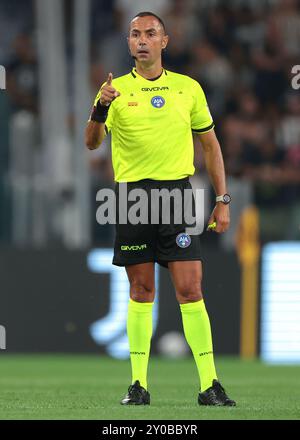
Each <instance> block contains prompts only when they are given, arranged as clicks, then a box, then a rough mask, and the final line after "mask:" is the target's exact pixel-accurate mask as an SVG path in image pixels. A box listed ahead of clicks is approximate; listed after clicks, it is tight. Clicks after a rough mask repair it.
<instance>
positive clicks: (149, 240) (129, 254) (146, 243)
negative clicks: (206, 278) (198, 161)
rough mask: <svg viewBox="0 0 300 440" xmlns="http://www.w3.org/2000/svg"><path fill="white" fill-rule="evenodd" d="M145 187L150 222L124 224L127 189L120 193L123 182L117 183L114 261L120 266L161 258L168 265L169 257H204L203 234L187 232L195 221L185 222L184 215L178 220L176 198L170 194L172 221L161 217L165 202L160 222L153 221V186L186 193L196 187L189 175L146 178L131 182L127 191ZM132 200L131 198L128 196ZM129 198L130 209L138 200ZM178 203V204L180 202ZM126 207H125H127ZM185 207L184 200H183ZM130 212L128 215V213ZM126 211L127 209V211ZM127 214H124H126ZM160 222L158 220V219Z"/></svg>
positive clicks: (174, 258) (161, 262) (170, 259)
mask: <svg viewBox="0 0 300 440" xmlns="http://www.w3.org/2000/svg"><path fill="white" fill-rule="evenodd" d="M136 188H138V189H143V190H145V191H146V192H147V195H148V202H147V203H148V219H147V220H148V223H147V224H141V223H138V224H131V223H130V222H127V224H121V222H120V217H121V216H120V210H119V198H120V197H121V198H122V199H124V193H122V194H121V196H120V184H119V183H116V186H115V194H116V238H115V244H114V257H113V264H114V265H116V266H127V265H130V264H138V263H147V262H152V261H153V262H157V263H159V264H160V265H162V266H164V267H168V262H169V261H190V260H201V253H200V235H199V234H198V235H187V234H186V233H185V228H186V227H192V226H193V225H191V224H187V223H186V222H185V218H184V215H182V222H181V223H179V224H177V222H178V220H176V222H175V221H174V207H175V205H174V200H173V198H172V197H171V198H170V210H169V211H170V222H169V224H163V222H162V217H161V209H162V205H161V204H160V209H159V220H158V224H153V221H152V224H151V209H152V211H153V208H152V206H151V189H158V190H160V189H162V188H166V189H168V190H169V191H172V190H173V189H175V188H176V189H179V190H180V192H181V193H182V198H183V191H184V189H187V188H189V189H190V190H191V189H192V186H191V184H190V181H189V178H188V177H186V178H184V179H180V180H151V179H144V180H140V181H138V182H128V183H127V194H128V192H129V191H130V190H132V189H136ZM127 200H128V199H127ZM137 200H138V199H136V200H135V201H128V202H127V208H126V209H127V212H129V211H130V207H131V206H133V205H134V204H136V203H137ZM191 200H192V202H191V203H192V212H193V215H195V200H194V196H193V197H192V199H191ZM177 207H178V205H177ZM126 209H125V211H126ZM182 209H183V204H182ZM127 212H125V215H126V216H127ZM123 214H124V212H123ZM123 218H124V217H123ZM156 223H157V222H156Z"/></svg>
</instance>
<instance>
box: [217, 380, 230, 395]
mask: <svg viewBox="0 0 300 440" xmlns="http://www.w3.org/2000/svg"><path fill="white" fill-rule="evenodd" d="M214 385H215V386H214V388H216V389H217V390H218V391H219V392H220V393H221V394H223V395H224V396H226V397H227V395H226V391H225V389H224V388H223V387H222V385H221V384H220V382H215V384H214Z"/></svg>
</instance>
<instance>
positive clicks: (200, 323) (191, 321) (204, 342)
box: [180, 299, 217, 391]
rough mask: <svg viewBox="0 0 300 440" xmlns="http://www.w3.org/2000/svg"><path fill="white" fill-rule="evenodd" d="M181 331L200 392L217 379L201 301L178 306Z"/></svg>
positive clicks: (207, 323) (203, 306)
mask: <svg viewBox="0 0 300 440" xmlns="http://www.w3.org/2000/svg"><path fill="white" fill-rule="evenodd" d="M180 309H181V315H182V323H183V330H184V334H185V338H186V340H187V343H188V344H189V346H190V348H191V350H192V352H193V356H194V359H195V361H196V365H197V369H198V373H199V381H200V384H201V391H205V390H207V388H209V387H211V386H212V381H213V380H214V379H217V374H216V369H215V364H214V355H213V345H212V337H211V328H210V322H209V317H208V314H207V311H206V307H205V304H204V301H203V299H202V300H200V301H196V302H190V303H187V304H180Z"/></svg>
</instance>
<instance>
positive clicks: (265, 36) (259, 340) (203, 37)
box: [0, 0, 300, 370]
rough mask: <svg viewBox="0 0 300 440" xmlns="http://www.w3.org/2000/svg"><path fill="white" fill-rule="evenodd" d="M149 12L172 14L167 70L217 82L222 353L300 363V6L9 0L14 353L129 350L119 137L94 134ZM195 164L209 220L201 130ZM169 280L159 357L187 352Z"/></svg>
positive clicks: (3, 165) (212, 269)
mask: <svg viewBox="0 0 300 440" xmlns="http://www.w3.org/2000/svg"><path fill="white" fill-rule="evenodd" d="M143 10H150V11H153V12H155V13H157V14H158V15H161V16H162V17H163V19H164V21H165V23H166V27H167V32H168V34H169V36H170V42H169V45H168V47H167V50H166V52H165V53H164V55H163V59H164V61H163V64H164V67H165V68H167V69H169V70H174V71H177V72H180V73H185V74H188V75H190V76H192V77H193V78H195V79H196V80H198V81H199V82H200V83H201V85H202V86H203V88H204V91H205V93H206V96H207V99H208V102H209V105H210V110H211V113H212V115H213V117H214V120H215V125H216V132H217V135H218V138H219V140H220V143H221V147H222V151H223V155H224V159H225V167H226V172H227V176H228V187H229V192H230V193H231V194H232V197H233V203H232V208H231V217H232V224H231V228H230V230H229V231H228V232H227V233H226V234H225V235H222V236H218V235H217V234H212V233H204V234H203V239H202V242H203V252H204V257H205V266H204V296H205V300H206V303H207V308H208V311H209V313H210V317H211V323H212V328H213V335H214V346H215V353H216V355H231V356H237V357H238V358H240V359H241V360H243V359H244V360H250V361H251V360H254V361H255V360H256V359H258V360H262V361H264V362H265V363H272V364H274V363H275V364H276V363H288V364H289V363H299V361H300V324H299V321H300V320H299V313H300V276H299V267H300V257H299V254H300V250H299V248H300V245H299V238H300V197H299V196H300V173H299V169H300V90H299V87H298V88H297V83H296V82H294V83H293V76H295V73H297V72H295V71H294V72H293V73H292V69H293V66H297V65H298V64H300V5H299V1H297V0H251V1H250V0H248V1H246V0H245V1H244V0H231V1H229V0H228V1H221V0H203V1H202V0H201V1H195V0H185V1H183V0H161V1H155V0H152V1H151V0H148V1H147V2H146V1H139V2H135V1H129V0H115V1H105V0H90V1H87V0H65V1H63V0H52V1H51V2H49V1H48V2H47V1H46V0H37V1H35V2H34V1H30V0H24V1H22V2H20V1H18V0H0V65H2V66H4V67H5V70H6V88H5V89H4V90H0V133H1V136H0V262H1V263H0V280H1V287H0V325H1V350H0V354H1V360H3V361H4V360H5V357H7V356H9V355H10V354H14V353H19V354H20V353H49V352H51V353H94V354H95V353H96V354H97V355H98V356H99V359H101V357H103V359H104V355H109V356H110V357H111V358H112V359H115V361H116V359H120V360H124V359H125V360H126V359H128V346H127V339H126V334H125V318H126V301H127V298H128V286H127V284H126V280H125V279H124V274H123V273H121V272H120V271H122V269H118V268H113V267H112V266H111V265H110V261H111V247H112V244H113V238H114V227H113V226H111V225H104V226H99V225H97V223H96V219H95V215H96V209H97V206H98V203H97V202H96V193H97V191H98V190H99V189H101V188H103V187H113V174H112V168H111V159H110V145H109V139H107V140H106V141H105V144H104V145H103V146H102V147H101V148H100V149H99V150H97V151H94V152H90V151H87V150H86V149H85V147H84V142H83V133H84V127H85V124H86V121H87V119H88V116H89V112H90V108H91V103H92V98H93V97H94V96H95V94H96V93H97V90H98V88H99V85H100V84H101V83H102V82H103V81H105V79H106V77H107V74H108V72H110V71H111V72H113V74H114V76H115V77H116V76H119V75H122V74H124V73H126V72H128V70H129V69H130V68H131V66H132V65H133V61H132V59H131V58H130V56H129V53H128V49H127V43H126V33H127V30H128V23H129V21H130V19H131V18H132V17H133V16H134V15H135V14H136V13H137V12H140V11H143ZM299 71H300V67H299ZM293 84H294V86H293ZM295 84H296V86H295ZM299 84H300V81H299ZM195 166H196V170H197V171H196V173H195V176H194V177H193V178H192V179H191V180H192V184H193V186H194V187H195V188H197V187H199V188H206V199H205V203H206V211H205V212H206V219H208V215H209V213H210V210H211V208H212V206H213V204H212V202H213V197H214V195H213V193H212V191H211V189H210V184H209V182H208V178H207V175H206V172H205V169H204V165H203V161H202V157H201V149H200V146H199V141H198V140H197V139H196V138H195ZM157 276H158V277H157V291H158V295H157V303H156V308H155V321H154V322H155V332H154V337H153V344H152V353H153V354H155V355H165V356H171V357H175V358H176V357H177V358H181V357H183V358H184V359H186V356H189V350H188V349H187V346H186V345H185V342H184V340H183V338H182V325H181V318H180V312H179V306H178V304H177V303H176V299H175V293H174V291H173V288H172V286H171V283H170V279H169V275H168V272H167V271H166V270H165V269H159V268H157ZM28 359H29V358H27V362H29V361H28ZM25 365H26V361H25V360H24V366H25ZM24 368H25V367H24ZM25 370H26V368H25Z"/></svg>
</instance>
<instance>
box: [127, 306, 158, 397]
mask: <svg viewBox="0 0 300 440" xmlns="http://www.w3.org/2000/svg"><path fill="white" fill-rule="evenodd" d="M153 304H154V303H142V302H137V301H133V300H132V299H131V298H129V304H128V316H127V335H128V340H129V348H130V360H131V370H132V383H134V382H135V381H136V380H139V381H140V384H141V386H142V387H144V388H145V389H146V390H147V369H148V361H149V354H150V345H151V337H152V308H153Z"/></svg>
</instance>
